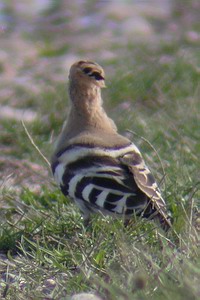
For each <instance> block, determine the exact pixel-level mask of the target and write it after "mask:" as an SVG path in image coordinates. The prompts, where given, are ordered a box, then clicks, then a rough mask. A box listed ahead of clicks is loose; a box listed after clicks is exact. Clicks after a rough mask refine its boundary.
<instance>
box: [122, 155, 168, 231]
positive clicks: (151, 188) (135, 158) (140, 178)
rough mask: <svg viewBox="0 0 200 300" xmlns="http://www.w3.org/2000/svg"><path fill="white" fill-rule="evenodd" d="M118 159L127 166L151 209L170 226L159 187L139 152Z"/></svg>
mask: <svg viewBox="0 0 200 300" xmlns="http://www.w3.org/2000/svg"><path fill="white" fill-rule="evenodd" d="M120 161H121V162H122V164H124V165H125V166H127V167H128V169H129V171H130V173H131V174H132V176H133V177H134V180H135V182H136V184H137V186H138V187H139V189H140V190H141V191H142V192H144V193H145V194H146V195H147V196H148V198H149V201H150V203H151V207H152V209H154V210H155V211H157V212H158V214H159V215H160V216H162V218H163V220H164V222H166V223H168V225H169V227H170V226H171V223H170V221H169V215H168V213H167V208H166V203H165V201H164V199H163V198H162V196H161V193H160V189H159V187H158V185H157V183H156V181H155V179H154V177H153V175H152V173H151V172H150V170H149V169H148V167H147V166H146V165H145V162H144V160H143V158H142V156H141V155H140V153H135V152H130V153H127V154H125V155H123V156H122V157H121V158H120Z"/></svg>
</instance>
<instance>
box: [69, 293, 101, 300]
mask: <svg viewBox="0 0 200 300" xmlns="http://www.w3.org/2000/svg"><path fill="white" fill-rule="evenodd" d="M71 300H102V298H100V297H99V296H96V295H94V294H90V293H80V294H76V295H73V296H72V298H71Z"/></svg>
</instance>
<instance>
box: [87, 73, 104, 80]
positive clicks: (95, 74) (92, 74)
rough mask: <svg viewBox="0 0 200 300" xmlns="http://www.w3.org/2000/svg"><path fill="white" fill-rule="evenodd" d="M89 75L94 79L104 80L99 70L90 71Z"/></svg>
mask: <svg viewBox="0 0 200 300" xmlns="http://www.w3.org/2000/svg"><path fill="white" fill-rule="evenodd" d="M89 76H90V77H94V78H95V79H96V80H104V77H103V76H102V75H101V74H100V73H99V72H92V73H90V74H89Z"/></svg>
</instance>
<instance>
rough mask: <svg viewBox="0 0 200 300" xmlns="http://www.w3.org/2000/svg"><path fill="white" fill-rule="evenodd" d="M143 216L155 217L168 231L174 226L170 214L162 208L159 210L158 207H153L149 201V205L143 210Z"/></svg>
mask: <svg viewBox="0 0 200 300" xmlns="http://www.w3.org/2000/svg"><path fill="white" fill-rule="evenodd" d="M142 217H143V218H147V219H153V220H154V221H155V222H156V223H158V224H159V225H160V226H161V228H162V229H163V230H164V231H166V232H167V231H168V230H169V229H170V228H171V226H172V223H171V218H170V216H169V215H168V214H167V213H165V212H163V211H162V210H158V208H156V207H152V203H149V205H148V206H147V207H146V209H145V210H144V211H143V213H142Z"/></svg>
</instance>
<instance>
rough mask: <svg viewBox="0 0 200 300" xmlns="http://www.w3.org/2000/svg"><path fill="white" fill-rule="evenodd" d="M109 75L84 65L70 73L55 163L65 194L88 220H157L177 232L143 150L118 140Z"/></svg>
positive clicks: (78, 63)
mask: <svg viewBox="0 0 200 300" xmlns="http://www.w3.org/2000/svg"><path fill="white" fill-rule="evenodd" d="M104 87H105V74H104V71H103V69H102V68H101V67H100V66H99V65H98V64H97V63H94V62H90V61H79V62H76V63H75V64H73V65H72V67H71V69H70V72H69V96H70V105H71V107H70V110H69V114H68V118H67V121H66V123H65V125H64V127H63V130H62V132H61V135H60V137H59V139H58V142H57V146H56V149H55V151H54V155H53V157H52V170H53V173H54V176H55V179H56V181H57V182H58V184H59V185H60V187H61V190H62V191H63V193H64V194H65V195H67V196H69V197H70V198H71V199H72V200H73V201H75V202H76V203H77V205H78V206H79V208H80V209H81V211H82V212H83V216H84V218H85V220H88V219H89V216H90V213H91V212H98V211H101V212H103V213H105V214H107V213H108V214H112V215H119V216H123V217H124V218H125V219H130V218H131V215H133V214H138V215H141V216H143V217H145V218H155V219H158V220H159V222H160V223H161V226H162V227H163V228H164V229H168V228H169V227H170V226H171V223H170V220H169V217H168V213H167V210H166V205H165V201H164V200H163V198H162V196H161V194H160V191H159V189H158V186H157V184H156V182H155V180H154V178H153V176H152V175H151V172H150V171H149V169H148V168H147V167H146V165H145V163H144V160H143V158H142V156H141V154H140V151H139V150H138V148H137V147H136V146H135V145H134V144H133V143H132V142H131V141H130V140H129V139H127V138H125V137H123V136H122V135H120V134H118V132H117V127H116V125H115V123H114V122H113V120H111V119H110V118H109V117H108V116H107V114H106V112H105V111H104V109H103V107H102V98H101V88H104Z"/></svg>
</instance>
